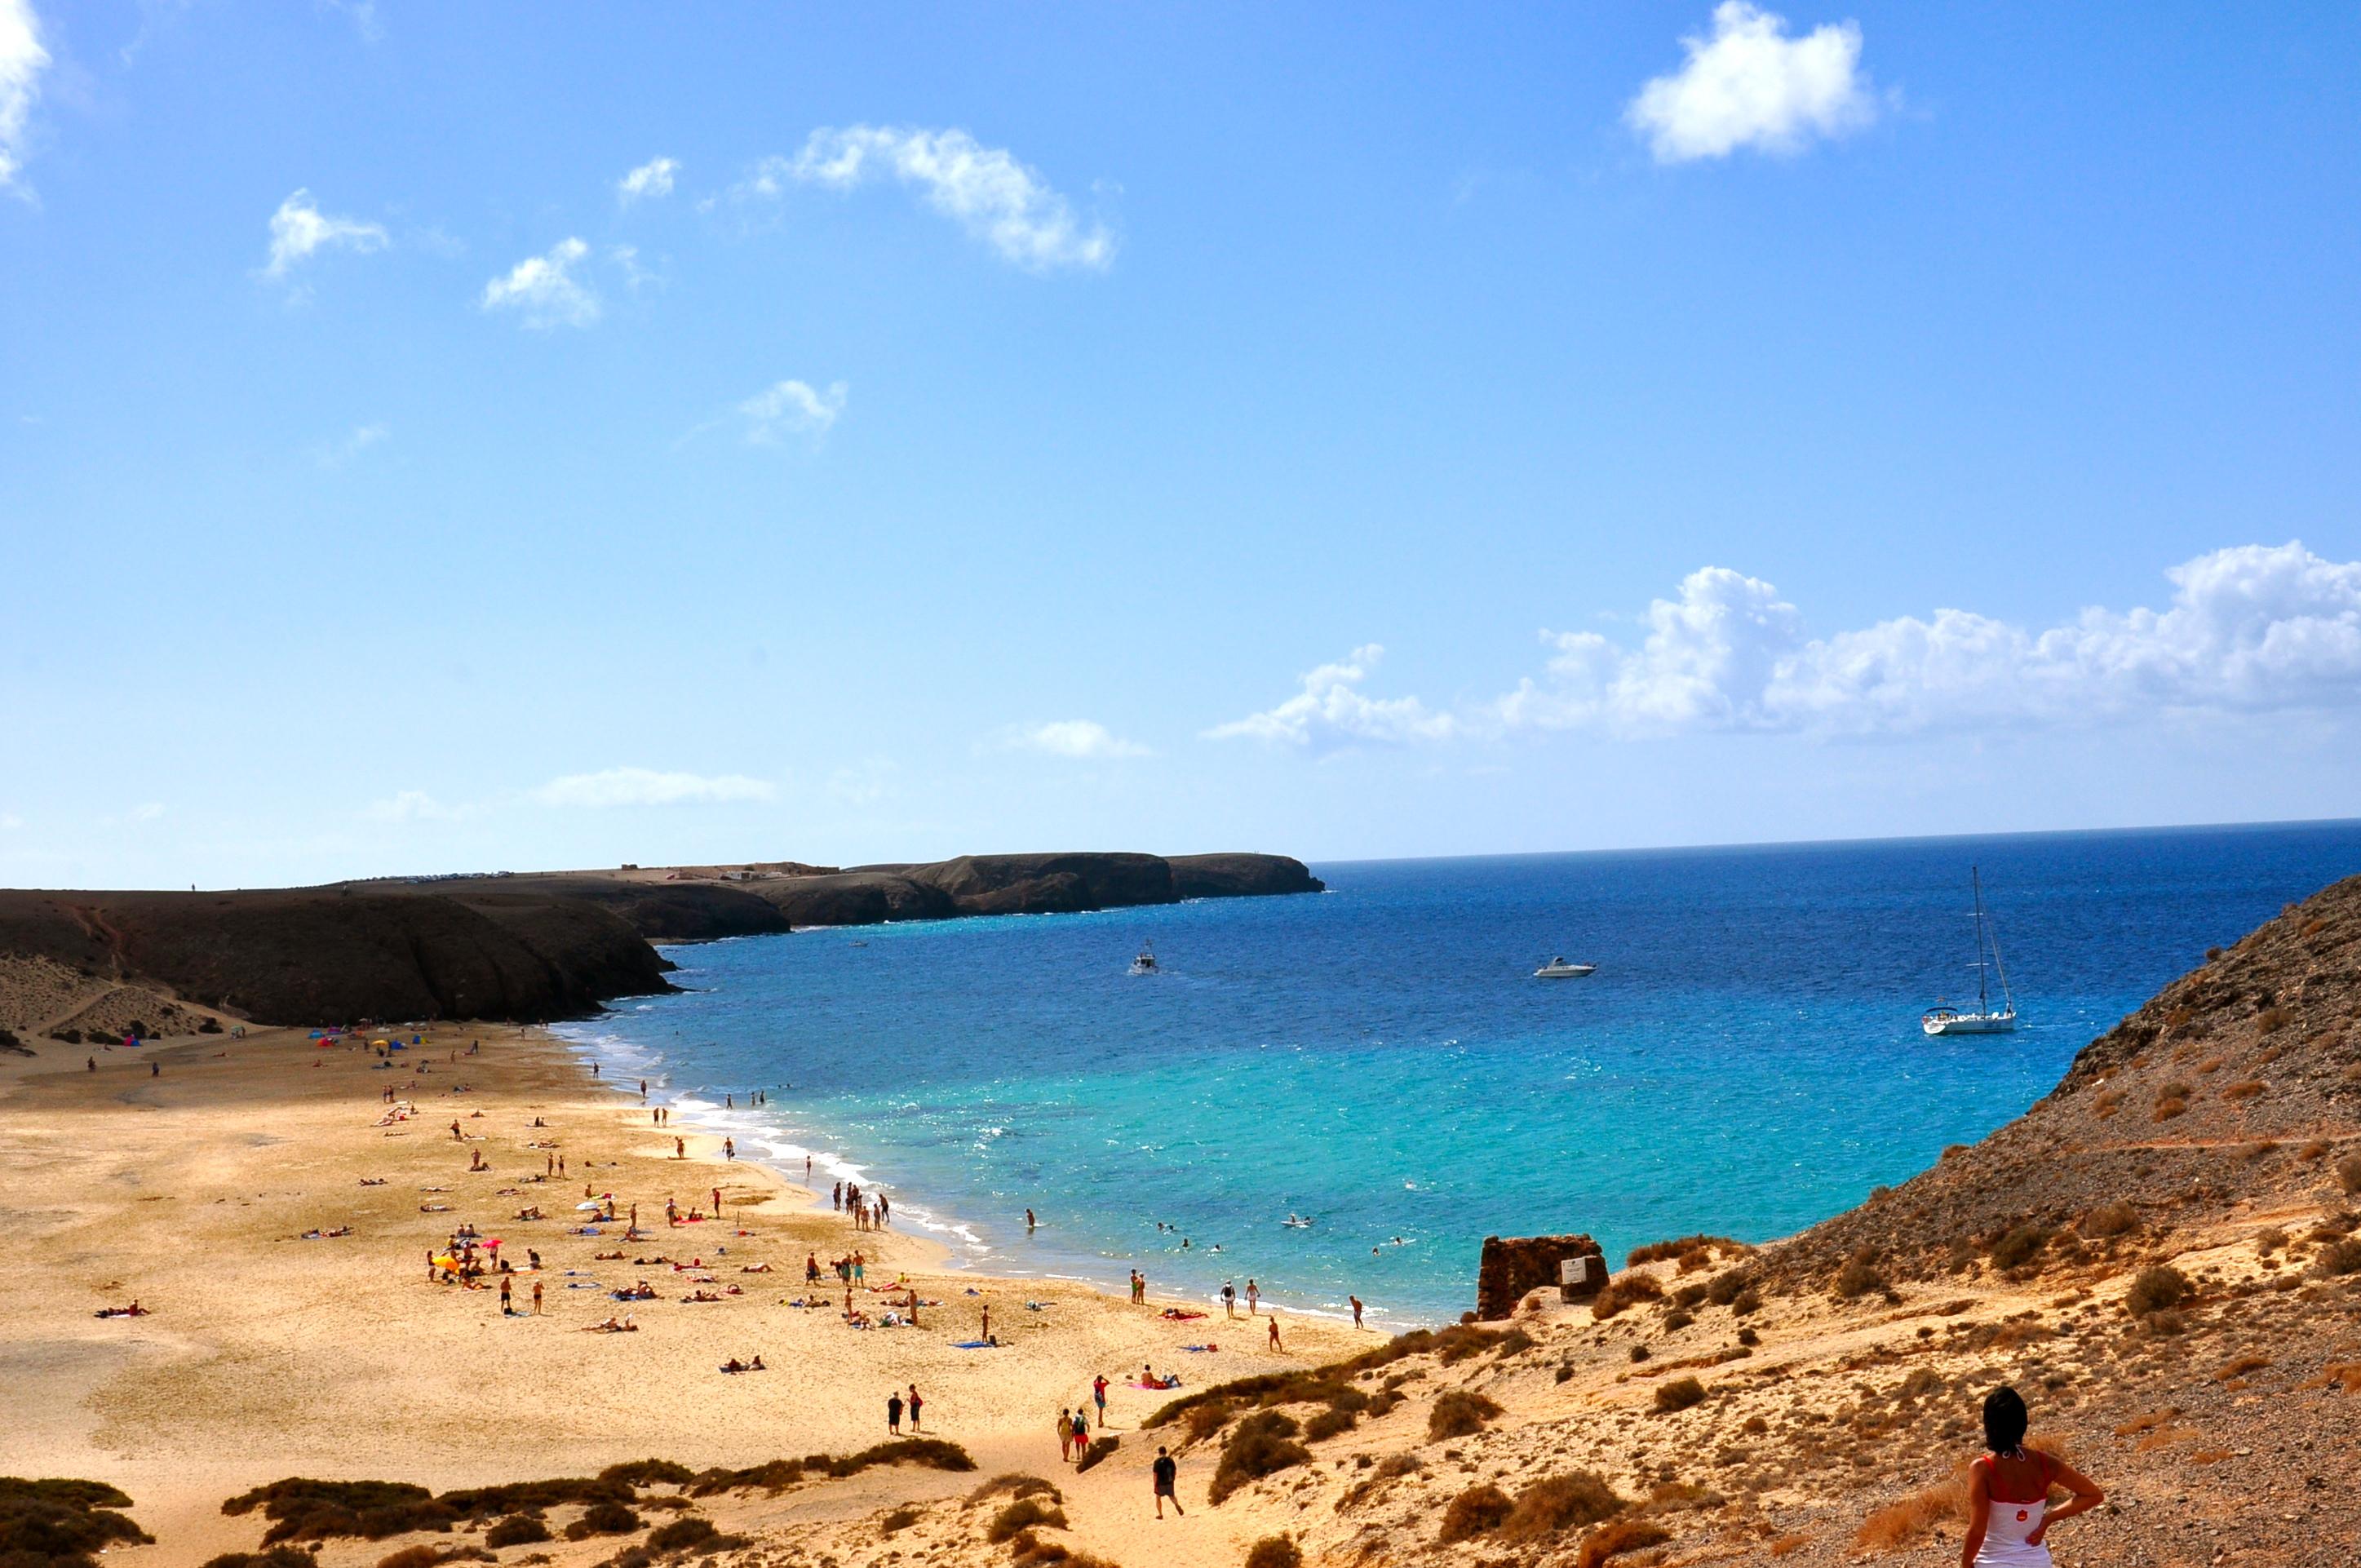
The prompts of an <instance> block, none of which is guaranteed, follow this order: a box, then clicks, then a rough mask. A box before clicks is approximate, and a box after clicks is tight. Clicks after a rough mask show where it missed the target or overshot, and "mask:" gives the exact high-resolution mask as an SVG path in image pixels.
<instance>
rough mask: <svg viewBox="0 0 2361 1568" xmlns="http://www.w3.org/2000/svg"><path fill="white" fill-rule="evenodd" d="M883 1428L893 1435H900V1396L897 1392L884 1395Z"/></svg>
mask: <svg viewBox="0 0 2361 1568" xmlns="http://www.w3.org/2000/svg"><path fill="white" fill-rule="evenodd" d="M885 1430H886V1431H890V1432H892V1433H893V1434H894V1435H895V1437H900V1436H901V1435H902V1396H901V1395H899V1394H888V1395H886V1396H885Z"/></svg>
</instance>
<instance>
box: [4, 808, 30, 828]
mask: <svg viewBox="0 0 2361 1568" xmlns="http://www.w3.org/2000/svg"><path fill="white" fill-rule="evenodd" d="M24 825H25V819H24V818H23V817H19V816H17V815H16V813H15V812H13V811H0V833H14V832H15V831H16V829H17V828H22V827H23V826H24Z"/></svg>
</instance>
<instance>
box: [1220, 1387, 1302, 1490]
mask: <svg viewBox="0 0 2361 1568" xmlns="http://www.w3.org/2000/svg"><path fill="white" fill-rule="evenodd" d="M1295 1433H1296V1425H1295V1419H1294V1418H1293V1417H1292V1416H1290V1415H1288V1414H1287V1413H1286V1412H1285V1411H1284V1410H1257V1411H1256V1412H1255V1413H1254V1414H1253V1415H1250V1416H1248V1417H1246V1419H1245V1420H1241V1421H1240V1422H1238V1424H1237V1425H1236V1426H1235V1428H1233V1429H1232V1430H1231V1432H1230V1435H1229V1437H1228V1439H1227V1440H1226V1441H1224V1442H1223V1444H1222V1458H1221V1462H1220V1463H1219V1464H1216V1465H1214V1466H1213V1481H1212V1482H1211V1484H1209V1485H1208V1486H1206V1488H1205V1500H1206V1501H1207V1502H1209V1503H1213V1504H1219V1503H1220V1502H1221V1500H1222V1499H1223V1498H1224V1497H1228V1496H1229V1495H1230V1494H1231V1493H1232V1492H1235V1491H1236V1490H1237V1489H1238V1488H1239V1487H1241V1486H1245V1485H1246V1484H1247V1483H1248V1482H1250V1481H1259V1480H1261V1479H1262V1478H1263V1477H1264V1476H1266V1475H1277V1474H1278V1473H1279V1471H1281V1470H1285V1469H1287V1468H1289V1467H1290V1466H1291V1465H1297V1464H1309V1463H1310V1462H1311V1459H1312V1451H1311V1450H1310V1449H1308V1448H1306V1447H1304V1446H1303V1445H1302V1444H1301V1443H1300V1442H1296V1441H1295Z"/></svg>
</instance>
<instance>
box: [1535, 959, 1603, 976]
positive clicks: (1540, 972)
mask: <svg viewBox="0 0 2361 1568" xmlns="http://www.w3.org/2000/svg"><path fill="white" fill-rule="evenodd" d="M1597 969H1598V965H1597V964H1578V963H1575V962H1573V961H1571V960H1569V959H1550V961H1549V962H1547V963H1545V964H1543V965H1542V967H1541V968H1539V969H1537V970H1533V978H1534V979H1535V980H1580V979H1581V978H1582V977H1583V976H1585V975H1587V974H1590V973H1592V972H1593V971H1595V970H1597Z"/></svg>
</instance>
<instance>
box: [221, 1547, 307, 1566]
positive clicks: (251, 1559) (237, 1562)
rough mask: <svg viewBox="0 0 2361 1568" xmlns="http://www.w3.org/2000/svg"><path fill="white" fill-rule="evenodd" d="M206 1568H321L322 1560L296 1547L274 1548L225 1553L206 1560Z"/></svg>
mask: <svg viewBox="0 0 2361 1568" xmlns="http://www.w3.org/2000/svg"><path fill="white" fill-rule="evenodd" d="M204 1568H320V1560H319V1559H318V1558H317V1557H314V1556H313V1555H312V1554H311V1553H310V1552H305V1551H302V1550H301V1549H299V1548H296V1547H292V1546H274V1547H272V1548H270V1549H269V1551H268V1552H223V1553H222V1554H221V1555H220V1556H219V1557H208V1558H206V1559H205V1561H204Z"/></svg>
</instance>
